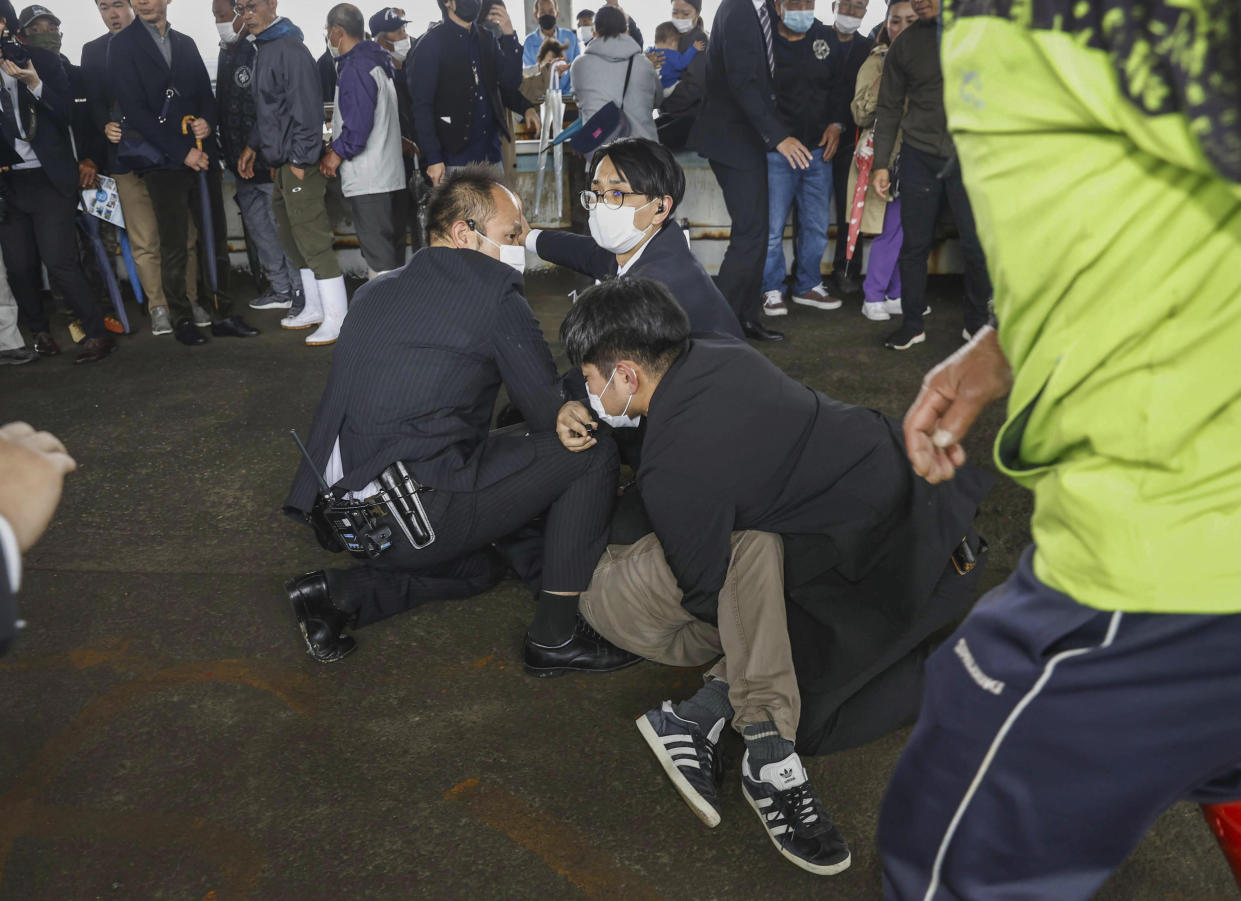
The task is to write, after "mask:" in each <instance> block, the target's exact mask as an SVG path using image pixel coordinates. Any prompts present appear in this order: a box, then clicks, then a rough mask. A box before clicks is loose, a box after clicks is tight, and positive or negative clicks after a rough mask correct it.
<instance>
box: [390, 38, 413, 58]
mask: <svg viewBox="0 0 1241 901" xmlns="http://www.w3.org/2000/svg"><path fill="white" fill-rule="evenodd" d="M412 43H413V41H412V40H411V39H410V38H409V37H408V36H406V37H403V38H401V39H400V40H399V41H393V42H392V49H391V50H389V51H388V52H389V53H390V54H392V58H393V59H394V60H396V61H397V62H398V63H403V62H405V57H407V56H409V48H410V46H411V45H412Z"/></svg>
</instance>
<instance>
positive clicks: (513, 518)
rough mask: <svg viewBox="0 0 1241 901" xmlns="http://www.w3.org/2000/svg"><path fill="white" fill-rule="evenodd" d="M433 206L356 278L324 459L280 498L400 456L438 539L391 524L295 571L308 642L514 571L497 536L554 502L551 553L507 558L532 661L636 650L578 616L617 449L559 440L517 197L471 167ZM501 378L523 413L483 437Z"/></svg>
mask: <svg viewBox="0 0 1241 901" xmlns="http://www.w3.org/2000/svg"><path fill="white" fill-rule="evenodd" d="M427 220H428V221H427V230H428V234H429V236H430V246H429V247H427V248H424V249H423V250H420V251H419V252H418V253H417V254H416V255H415V256H414V258H413V259H412V260H411V261H410V262H409V264H408V265H407V266H405V267H404V268H403V269H401V270H398V271H397V272H393V273H389V274H388V275H385V276H381V277H379V278H377V279H375V280H373V281H371V282H369V283H368V284H367V285H366V286H364V287H363V288H362V289H361V290H360V291H359V292H358V296H357V300H356V301H355V306H354V309H353V310H352V311H351V312H350V314H349V317H348V319H347V320H346V321H345V326H344V328H343V329H342V330H341V334H340V340H339V342H338V344H337V346H336V350H335V355H334V357H333V365H332V372H331V375H330V376H329V378H328V384H327V389H326V391H325V393H324V396H323V399H322V401H321V402H320V404H319V408H318V411H317V413H316V415H315V423H314V427H313V429H312V430H311V433H310V441H309V442H308V448H309V453H310V457H311V459H312V460H313V461H314V468H312V467H311V465H310V464H307V463H303V465H302V466H301V468H300V469H299V470H298V474H297V478H296V480H295V482H294V485H293V490H292V493H291V494H290V495H289V498H288V500H287V501H286V506H287V507H288V508H291V509H292V510H294V511H297V512H298V513H300V514H303V515H304V514H306V513H309V512H310V511H311V510H312V508H313V506H314V503H315V496H316V490H317V487H318V478H319V476H323V478H325V479H326V480H327V481H328V482H329V483H331V484H334V485H336V486H337V490H338V491H340V492H342V493H343V492H353V493H354V496H355V497H359V498H366V497H368V496H371V495H373V494H374V493H375V491H376V490H377V489H376V487H375V485H374V481H375V480H376V479H377V478H378V477H379V476H380V473H381V472H382V471H383V470H384V469H385V468H387V467H388V466H390V465H391V464H393V463H394V462H396V461H398V460H399V461H403V462H404V463H405V465H406V466H407V467H408V469H409V470H410V472H411V473H412V475H413V477H414V478H415V479H416V480H417V481H418V482H419V483H420V484H421V485H423V486H426V487H427V488H428V489H429V490H427V491H425V492H423V493H422V494H420V497H421V499H422V502H423V504H424V506H425V508H426V515H427V518H428V520H429V521H430V524H431V527H432V529H433V530H434V533H435V538H434V541H433V542H432V543H430V544H429V545H427V546H426V547H423V548H421V549H415V548H414V547H413V546H412V544H411V543H409V542H408V541H407V540H405V539H404V537H403V536H402V535H401V534H400V532H399V530H398V529H396V528H395V526H394V528H393V532H394V539H393V541H394V546H393V547H392V548H391V549H389V550H388V551H386V552H385V553H384V555H383V556H381V557H379V558H378V559H375V560H373V561H367V562H366V563H364V564H363V565H361V566H358V567H355V568H353V569H347V570H345V569H331V570H327V571H326V572H322V571H320V572H317V573H310V574H307V575H304V576H301V577H300V578H298V579H296V580H294V581H293V582H291V583H290V584H289V587H288V588H289V600H290V602H291V603H292V605H293V607H294V610H295V612H296V615H297V617H298V620H299V623H300V624H301V627H302V631H303V637H304V638H305V641H306V646H307V650H308V652H309V653H310V655H311V656H312V657H314V658H315V659H316V660H319V661H321V662H324V663H328V662H332V661H335V660H339V659H340V658H341V657H343V656H345V655H346V654H348V653H349V652H350V651H352V650H353V648H354V640H353V638H352V637H350V636H348V635H346V634H344V630H345V628H346V626H348V625H349V624H350V623H356V624H357V625H366V624H368V623H372V622H375V621H377V620H379V619H383V618H384V617H387V616H391V615H393V614H395V613H399V612H401V611H403V610H406V609H409V608H411V607H414V606H417V605H419V604H422V603H425V602H427V601H432V600H442V599H445V598H452V597H464V596H467V595H471V594H475V593H477V592H480V591H485V590H487V589H488V588H490V587H491V586H492V585H494V584H495V583H496V581H498V579H499V577H500V576H501V575H502V573H503V571H504V568H505V567H504V564H503V562H502V561H498V560H497V558H496V552H495V550H494V549H493V544H494V543H496V542H497V541H499V540H500V539H503V538H504V537H505V536H507V535H510V534H511V533H513V532H515V531H516V530H518V529H521V528H522V527H524V526H526V525H527V524H528V523H529V522H530V521H531V520H533V519H534V518H535V517H536V516H539V515H540V514H542V513H546V518H545V528H544V539H543V551H542V555H541V560H539V561H536V562H535V565H534V566H533V567H532V568H531V567H522V566H521V565H520V564H517V563H516V562H515V565H516V566H517V567H518V568H519V569H524V572H523V575H524V576H525V577H526V579H527V582H528V583H530V584H531V585H532V587H537V588H538V589H539V594H538V601H537V604H536V609H535V614H534V620H533V622H532V623H531V625H530V628H529V631H528V633H527V635H526V642H525V665H526V669H527V671H528V672H530V673H531V674H533V675H539V676H548V675H556V674H558V673H561V672H566V671H570V670H577V671H592V672H602V671H608V670H613V669H619V668H620V667H623V666H628V665H630V664H631V663H635V662H637V659H638V658H637V657H635V656H634V655H632V654H628V653H626V652H623V651H619V650H617V649H616V648H615V647H613V646H612V645H611V644H609V643H608V642H607V641H605V640H603V639H601V638H599V636H598V635H596V634H595V633H594V632H593V631H592V630H590V629H589V628H588V627H586V625H585V624H584V623H583V622H582V621H581V620H580V619H579V618H578V613H577V607H578V595H579V594H580V593H581V592H582V591H583V590H584V589H585V588H586V586H587V585H588V584H589V582H590V577H591V573H592V572H593V570H594V568H595V564H596V563H597V562H598V560H599V557H600V555H601V554H602V553H603V549H604V546H605V545H606V542H607V535H608V525H609V519H610V516H611V511H612V502H613V499H614V497H615V492H616V471H617V455H616V448H615V446H614V445H613V444H612V442H611V441H610V440H608V439H607V438H604V439H603V440H602V442H601V443H600V444H599V445H598V447H594V448H592V449H591V451H590V452H589V453H585V454H574V453H572V452H570V451H569V450H567V449H566V448H565V447H564V446H563V445H562V444H561V442H560V439H559V438H558V437H557V436H556V432H555V424H556V418H557V416H558V414H559V412H560V410H561V407H562V406H563V401H562V397H561V383H560V380H559V378H558V377H557V375H556V368H555V365H554V364H553V363H552V355H551V351H550V350H549V349H548V347H547V342H546V341H545V340H544V338H543V332H542V329H541V328H540V327H539V323H538V321H537V320H536V319H535V318H534V314H533V312H531V310H530V305H529V303H527V301H526V299H525V297H523V296H522V288H523V282H522V277H521V275H520V273H519V272H517V271H515V270H516V269H518V268H519V263H520V261H521V259H522V257H523V255H524V251H523V249H522V247H521V244H520V236H521V234H522V232H523V230H524V228H525V223H524V218H523V217H522V214H521V204H520V201H519V200H518V199H517V196H516V195H515V194H513V193H512V192H511V191H509V190H508V189H507V188H505V187H504V186H503V185H502V184H500V182H499V181H498V180H497V179H496V177H495V176H494V175H492V174H491V173H490V172H489V171H488V170H485V169H480V168H479V167H469V168H467V169H465V170H464V171H462V172H459V173H452V174H450V175H448V176H447V177H446V179H445V180H444V182H443V183H441V185H439V186H438V187H437V188H436V190H435V192H434V193H433V194H432V197H431V201H430V204H429V206H428V211H427ZM501 384H503V385H504V387H505V388H506V389H507V391H508V395H509V397H510V398H511V399H512V401H513V403H514V404H516V406H517V407H518V409H519V410H520V411H521V413H522V415H523V416H524V418H525V422H526V423H527V427H526V428H523V429H521V430H519V431H517V432H513V431H507V432H501V433H494V434H489V433H488V428H489V426H490V424H491V414H492V410H493V408H494V406H495V401H496V395H497V393H498V392H499V389H500V385H501ZM316 469H317V470H318V472H315V470H316Z"/></svg>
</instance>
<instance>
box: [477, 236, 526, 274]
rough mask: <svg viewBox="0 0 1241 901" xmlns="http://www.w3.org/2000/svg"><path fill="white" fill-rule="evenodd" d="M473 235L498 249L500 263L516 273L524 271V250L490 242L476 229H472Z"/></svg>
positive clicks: (515, 246) (514, 245)
mask: <svg viewBox="0 0 1241 901" xmlns="http://www.w3.org/2000/svg"><path fill="white" fill-rule="evenodd" d="M474 234H476V235H478V236H479V237H480V238H482V239H483V240H484V241H486V242H487V243H488V244H494V245H495V246H496V247H498V248H500V262H501V263H507V264H508V265H510V266H512V267H513V268H514V269H516V270H517V271H518V272H525V271H526V248H524V247H518V246H517V245H516V244H500V243H497V242H496V241H493V240H491V239H490V238H488V237H487V236H486V235H484V234H483V233H482V232H480V231H479V230H478V229H474Z"/></svg>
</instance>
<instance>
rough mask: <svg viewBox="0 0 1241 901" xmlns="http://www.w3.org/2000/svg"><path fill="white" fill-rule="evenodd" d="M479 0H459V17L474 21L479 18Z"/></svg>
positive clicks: (457, 11)
mask: <svg viewBox="0 0 1241 901" xmlns="http://www.w3.org/2000/svg"><path fill="white" fill-rule="evenodd" d="M480 5H481V4H480V3H479V0H457V9H456V13H457V18H458V19H464V20H465V21H466V22H473V21H474V20H475V19H477V18H478V10H479V7H480Z"/></svg>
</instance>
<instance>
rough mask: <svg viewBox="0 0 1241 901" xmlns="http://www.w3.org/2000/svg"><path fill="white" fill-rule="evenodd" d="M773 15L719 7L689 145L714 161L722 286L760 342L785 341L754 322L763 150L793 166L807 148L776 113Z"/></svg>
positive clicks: (806, 160) (748, 2)
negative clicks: (724, 219) (723, 212)
mask: <svg viewBox="0 0 1241 901" xmlns="http://www.w3.org/2000/svg"><path fill="white" fill-rule="evenodd" d="M778 18H779V14H778V13H777V12H776V9H775V7H774V6H773V5H772V3H771V0H724V2H723V3H722V4H721V5H720V10H719V12H717V13H716V14H715V24H714V25H713V26H712V28H711V43H710V45H709V46H708V48H707V92H706V97H705V98H704V100H703V105H702V111H701V112H700V113H699V114H698V118H697V119H696V120H695V122H694V127H693V129H692V130H691V131H690V136H689V146H690V147H691V148H693V149H694V150H697V151H698V154H699V155H700V156H705V157H706V158H707V159H708V160H710V161H711V171H712V172H714V173H715V180H716V181H717V182H719V185H720V190H721V191H723V192H724V203H725V205H726V206H727V207H728V216H729V218H730V219H731V220H732V228H731V232H730V235H729V239H728V249H727V250H726V251H725V253H724V261H723V262H722V263H720V274H719V277H718V282H719V286H720V290H721V291H722V292H723V293H724V296H725V297H726V298H728V302H729V304H731V305H732V308H733V310H735V311H736V313H737V318H738V319H740V320H741V325H742V327H743V328H744V329H745V333H746V336H747V337H750V338H754V339H756V340H759V341H780V340H783V338H784V335H783V334H782V333H780V332H777V331H773V330H771V329H768V328H765V327H764V326H763V325H762V323H761V322H759V319H760V311H761V308H762V304H763V297H762V281H763V263H764V260H765V259H766V256H767V218H768V209H767V153H768V151H773V150H774V151H777V152H779V153H780V154H781V155H783V156H784V158H785V159H787V160H788V161H789V165H790V166H793V167H794V168H796V169H805V168H807V167H809V165H810V150H809V149H807V147H806V145H805V144H803V143H802V142H801V141H799V140H798V139H797V138H795V137H793V136H792V135H791V134H789V130H788V128H787V127H786V126H785V125H784V124H783V123H781V121H780V117H779V116H778V115H777V113H776V94H775V83H774V81H773V80H772V76H773V73H774V72H775V55H774V51H773V49H772V29H774V28H775V23H776V21H777V20H778Z"/></svg>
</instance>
